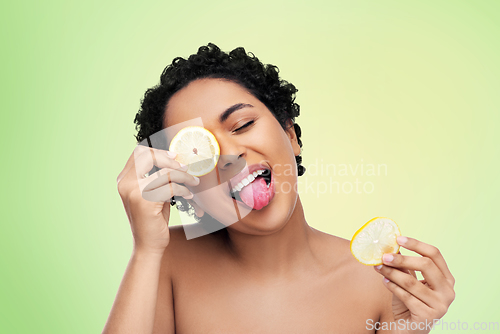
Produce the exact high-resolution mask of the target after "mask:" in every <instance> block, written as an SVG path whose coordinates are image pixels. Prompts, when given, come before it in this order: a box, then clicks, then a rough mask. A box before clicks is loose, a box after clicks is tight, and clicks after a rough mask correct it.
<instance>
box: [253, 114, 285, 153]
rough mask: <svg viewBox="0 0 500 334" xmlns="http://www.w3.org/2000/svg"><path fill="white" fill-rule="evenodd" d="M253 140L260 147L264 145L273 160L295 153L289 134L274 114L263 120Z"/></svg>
mask: <svg viewBox="0 0 500 334" xmlns="http://www.w3.org/2000/svg"><path fill="white" fill-rule="evenodd" d="M252 142H253V143H254V144H256V145H257V146H258V147H261V148H262V147H264V148H265V152H267V154H266V155H268V156H269V157H268V158H270V159H271V160H274V159H275V158H279V159H280V160H282V159H283V158H284V157H287V156H288V155H290V154H292V155H293V150H292V147H291V144H290V141H289V140H288V136H287V135H286V133H285V131H284V130H283V128H282V127H281V125H280V124H279V122H278V121H277V120H276V119H275V118H274V116H270V117H269V118H267V119H266V120H265V121H264V120H263V121H262V122H261V127H260V129H259V131H257V132H256V134H255V136H254V138H253V140H252Z"/></svg>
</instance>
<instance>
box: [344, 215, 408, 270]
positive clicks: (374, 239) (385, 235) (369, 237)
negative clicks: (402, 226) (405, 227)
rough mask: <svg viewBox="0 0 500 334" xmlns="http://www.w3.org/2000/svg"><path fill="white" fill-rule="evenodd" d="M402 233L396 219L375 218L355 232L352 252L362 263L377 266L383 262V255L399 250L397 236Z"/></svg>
mask: <svg viewBox="0 0 500 334" xmlns="http://www.w3.org/2000/svg"><path fill="white" fill-rule="evenodd" d="M400 235H401V231H400V230H399V227H398V225H397V224H396V222H395V221H394V220H392V219H389V218H385V217H376V218H373V219H372V220H370V221H369V222H368V223H366V224H365V225H363V226H362V227H361V228H360V229H359V230H358V231H357V232H356V233H354V236H353V237H352V240H351V253H352V255H354V257H355V258H356V260H358V261H359V262H361V263H362V264H365V265H367V266H377V265H379V264H382V255H384V254H386V253H397V252H398V251H399V244H398V243H397V241H396V238H397V237H398V236H400Z"/></svg>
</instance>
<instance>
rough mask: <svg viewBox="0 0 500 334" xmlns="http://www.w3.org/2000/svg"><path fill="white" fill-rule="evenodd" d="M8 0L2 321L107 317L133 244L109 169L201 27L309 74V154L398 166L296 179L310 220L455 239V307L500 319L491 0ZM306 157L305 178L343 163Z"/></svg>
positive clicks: (499, 7)
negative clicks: (372, 224)
mask: <svg viewBox="0 0 500 334" xmlns="http://www.w3.org/2000/svg"><path fill="white" fill-rule="evenodd" d="M3 7H4V8H3V9H2V13H1V14H0V16H1V17H0V18H1V20H0V22H1V23H0V25H1V29H0V34H1V41H2V42H1V45H2V54H1V60H2V87H1V94H2V97H1V100H0V103H1V110H2V112H1V124H2V128H3V131H2V133H1V136H2V138H1V139H2V143H3V150H2V151H3V152H2V166H1V172H2V192H1V196H2V198H1V199H2V201H1V203H2V204H1V205H2V218H1V232H0V233H1V234H0V235H1V242H0V251H1V255H0V259H1V267H0V268H1V269H0V270H1V274H0V279H1V284H0V301H1V302H0V303H1V304H0V332H2V333H96V332H100V331H101V330H102V327H103V326H104V323H105V321H106V318H107V315H108V313H109V310H110V308H111V305H112V302H113V300H114V296H115V293H116V291H117V288H118V285H119V283H120V280H121V278H122V275H123V272H124V270H125V267H126V265H127V262H128V259H129V256H130V252H131V247H132V236H131V233H130V229H129V225H128V220H127V217H126V215H125V212H124V210H123V207H122V203H121V200H120V198H119V195H118V193H117V191H116V177H117V175H118V173H119V172H120V171H121V169H122V167H123V166H124V164H125V162H126V160H127V158H128V156H129V155H130V154H131V152H132V150H133V148H134V144H135V141H134V137H133V135H134V133H135V131H134V124H133V119H134V116H135V113H136V111H137V109H138V107H139V102H140V99H141V97H142V95H143V93H144V91H145V90H146V88H148V87H151V86H153V85H155V84H156V83H157V81H158V79H159V75H160V73H161V71H162V70H163V68H164V67H165V66H166V65H167V63H169V62H170V61H171V60H172V59H173V58H174V57H175V56H179V55H180V56H188V55H189V54H191V53H193V52H195V51H196V50H197V48H198V46H200V45H203V44H206V43H208V42H214V43H216V44H217V45H219V46H220V47H221V48H222V49H223V50H226V51H228V50H231V49H233V48H235V47H238V46H244V47H245V48H246V49H247V50H248V51H251V52H253V53H255V54H256V55H257V56H258V57H259V58H260V59H261V60H262V61H263V62H265V63H272V64H276V65H278V66H279V68H280V70H281V74H282V77H283V78H284V79H286V80H289V81H291V82H292V83H294V84H295V85H296V86H297V87H298V89H299V93H298V97H297V102H298V103H299V104H300V105H301V116H300V117H299V118H298V119H297V121H298V123H299V124H300V125H301V127H302V129H303V142H304V147H303V157H304V164H305V165H306V167H307V166H308V165H310V164H313V163H315V162H316V159H318V161H319V162H321V159H323V163H329V164H337V165H339V164H351V165H352V166H353V168H355V165H356V164H362V163H364V164H369V163H374V164H386V165H387V175H385V174H383V175H380V176H371V177H369V176H359V177H358V176H355V175H349V176H339V175H337V176H335V177H333V180H337V181H340V182H341V183H343V182H354V181H355V179H356V178H357V177H358V178H359V181H361V182H372V183H373V185H374V191H373V193H371V194H366V193H362V194H356V193H355V192H353V193H350V194H345V193H342V192H341V193H337V192H336V191H335V192H333V193H331V194H321V195H318V194H317V193H313V192H311V188H309V189H307V188H306V187H302V189H301V191H302V195H301V196H302V201H303V203H304V206H305V210H306V217H307V219H308V222H309V223H310V225H312V226H313V227H315V228H317V229H320V230H323V231H325V232H327V233H330V234H335V235H339V236H341V237H344V238H348V239H350V238H351V236H352V235H353V233H354V232H355V231H356V230H357V229H358V228H359V227H360V226H361V225H362V224H363V223H365V222H366V221H368V220H369V219H371V218H372V217H375V216H388V217H391V218H393V219H394V220H396V221H397V222H398V223H399V224H400V227H401V229H402V231H403V233H404V234H406V235H409V236H413V237H416V238H418V239H420V240H422V241H425V242H428V243H431V244H434V245H436V246H438V247H439V248H440V249H441V251H442V253H443V254H444V255H445V258H446V259H447V262H448V264H449V267H450V268H451V270H452V272H453V274H454V275H455V277H456V279H457V283H456V292H457V298H456V300H455V302H454V304H453V305H452V306H451V308H450V310H449V312H448V314H447V315H446V316H445V318H444V320H446V321H449V322H456V321H457V320H460V321H468V322H469V324H470V325H472V323H473V322H474V321H500V318H499V315H498V314H499V313H498V310H499V307H498V301H499V300H500V288H499V287H498V275H499V274H500V270H499V269H498V264H497V263H498V255H499V251H498V249H497V247H496V246H497V245H498V239H499V237H498V235H499V233H500V227H499V225H498V222H497V215H495V214H494V212H495V211H496V209H495V205H497V204H498V199H499V190H498V189H499V188H500V182H499V177H498V166H499V163H500V158H499V157H500V152H499V148H498V143H500V135H499V134H498V128H499V124H500V113H499V107H500V94H499V89H500V79H499V78H500V63H499V61H498V60H499V59H500V42H499V41H500V39H499V36H500V3H499V2H498V1H418V2H417V1H408V2H402V1H371V0H367V1H328V2H327V1H307V2H303V3H299V2H294V1H252V2H245V3H244V2H235V1H211V2H210V4H207V3H206V2H202V1H191V2H184V3H182V4H181V3H180V2H177V3H172V2H165V1H161V2H160V1H158V2H152V1H147V2H143V3H142V4H139V3H138V2H137V3H134V2H123V1H108V2H106V3H101V2H100V1H87V2H67V1H45V2H35V1H29V2H18V3H16V4H14V3H13V2H11V3H10V4H8V5H7V4H4V6H3ZM310 171H312V169H310ZM312 174H314V173H310V174H308V172H306V174H305V175H304V176H303V177H302V178H300V179H299V180H301V182H303V183H306V182H309V184H310V183H311V182H322V181H324V180H327V181H328V180H329V178H330V176H333V175H317V176H314V175H312ZM495 203H497V204H495ZM173 219H174V223H175V220H177V222H178V216H177V215H174V218H173Z"/></svg>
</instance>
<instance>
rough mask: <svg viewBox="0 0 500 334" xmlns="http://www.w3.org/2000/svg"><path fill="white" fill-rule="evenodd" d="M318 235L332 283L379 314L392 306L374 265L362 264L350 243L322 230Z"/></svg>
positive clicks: (389, 294) (321, 252) (388, 294)
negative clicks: (353, 253)
mask: <svg viewBox="0 0 500 334" xmlns="http://www.w3.org/2000/svg"><path fill="white" fill-rule="evenodd" d="M315 233H318V236H319V238H318V239H319V240H321V242H320V245H321V246H320V247H321V251H320V254H323V256H324V258H323V259H322V260H323V261H324V263H328V264H329V266H325V267H326V268H328V271H329V273H330V275H331V277H332V282H335V284H339V285H340V286H341V287H342V289H344V291H346V292H348V294H349V296H350V298H353V299H355V300H359V301H362V302H363V303H364V304H365V305H367V306H369V307H370V308H372V309H373V310H375V311H376V312H377V313H379V312H382V311H383V310H384V309H386V307H387V304H388V303H389V304H390V301H391V298H392V294H391V293H390V292H389V290H387V289H386V288H385V286H384V285H383V283H382V279H383V278H382V276H381V275H380V274H379V273H377V272H376V271H375V270H374V268H373V267H372V266H366V265H363V264H361V263H359V262H358V261H357V260H356V259H355V258H354V256H353V255H352V254H351V250H350V240H347V239H344V238H340V237H337V236H334V235H331V234H327V233H324V232H320V231H317V230H316V231H315Z"/></svg>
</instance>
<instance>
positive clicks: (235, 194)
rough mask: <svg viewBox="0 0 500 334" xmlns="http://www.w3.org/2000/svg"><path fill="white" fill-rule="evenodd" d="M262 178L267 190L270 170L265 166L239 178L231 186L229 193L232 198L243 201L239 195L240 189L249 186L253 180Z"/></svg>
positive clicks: (269, 181) (269, 182)
mask: <svg viewBox="0 0 500 334" xmlns="http://www.w3.org/2000/svg"><path fill="white" fill-rule="evenodd" d="M260 178H262V179H264V181H265V182H266V186H267V189H268V190H269V186H270V184H271V170H270V169H267V168H262V169H259V170H256V171H254V172H253V173H252V174H249V175H248V176H247V177H246V178H244V179H243V180H241V181H240V182H239V183H238V184H237V185H235V186H233V187H232V189H231V191H230V195H231V197H232V198H233V199H234V200H237V201H240V202H242V203H245V201H243V200H242V199H241V197H240V191H242V189H244V188H245V187H248V186H251V184H252V183H253V182H255V181H259V179H260Z"/></svg>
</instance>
